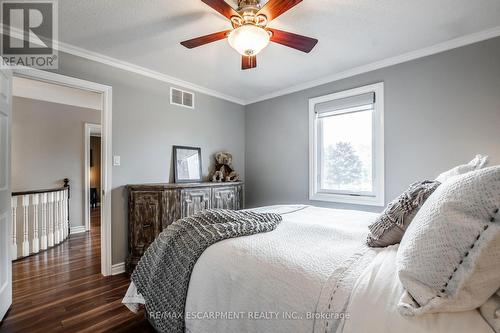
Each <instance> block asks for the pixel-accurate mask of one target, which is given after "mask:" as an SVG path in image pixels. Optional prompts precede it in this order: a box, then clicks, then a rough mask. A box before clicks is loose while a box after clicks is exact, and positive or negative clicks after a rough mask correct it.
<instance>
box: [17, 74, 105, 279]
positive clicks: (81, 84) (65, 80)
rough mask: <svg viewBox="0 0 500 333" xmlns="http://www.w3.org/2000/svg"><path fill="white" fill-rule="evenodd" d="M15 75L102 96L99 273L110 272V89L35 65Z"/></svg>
mask: <svg viewBox="0 0 500 333" xmlns="http://www.w3.org/2000/svg"><path fill="white" fill-rule="evenodd" d="M14 76H17V77H23V78H27V79H32V80H38V81H42V82H47V83H52V84H57V85H61V86H66V87H70V88H76V89H81V90H86V91H91V92H96V93H100V94H101V96H102V107H101V126H102V132H101V180H102V182H101V189H102V193H101V213H102V214H101V274H102V275H104V276H108V275H111V274H112V269H111V266H112V256H111V255H112V252H111V251H112V247H111V240H112V238H111V230H112V228H111V223H112V219H111V191H112V172H113V166H112V161H113V151H112V123H111V121H112V103H113V88H112V87H111V86H107V85H103V84H100V83H96V82H92V81H86V80H82V79H77V78H74V77H70V76H65V75H62V74H57V73H53V72H47V71H43V70H39V69H34V68H23V69H15V70H14Z"/></svg>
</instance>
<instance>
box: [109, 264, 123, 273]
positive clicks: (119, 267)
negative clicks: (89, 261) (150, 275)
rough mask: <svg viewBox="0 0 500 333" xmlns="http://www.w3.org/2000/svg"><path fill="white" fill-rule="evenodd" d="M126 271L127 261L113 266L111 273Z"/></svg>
mask: <svg viewBox="0 0 500 333" xmlns="http://www.w3.org/2000/svg"><path fill="white" fill-rule="evenodd" d="M121 273H125V263H124V262H121V263H118V264H115V265H113V266H111V275H117V274H121Z"/></svg>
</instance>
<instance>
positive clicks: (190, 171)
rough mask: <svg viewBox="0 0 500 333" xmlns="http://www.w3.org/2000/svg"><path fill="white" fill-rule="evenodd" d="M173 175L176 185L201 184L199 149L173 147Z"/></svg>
mask: <svg viewBox="0 0 500 333" xmlns="http://www.w3.org/2000/svg"><path fill="white" fill-rule="evenodd" d="M174 175H175V176H174V177H175V182H176V183H199V182H201V181H202V176H201V148H197V147H184V146H174Z"/></svg>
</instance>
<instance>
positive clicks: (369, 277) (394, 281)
mask: <svg viewBox="0 0 500 333" xmlns="http://www.w3.org/2000/svg"><path fill="white" fill-rule="evenodd" d="M397 249H398V245H395V246H391V247H387V248H385V249H384V250H383V251H380V252H379V253H378V254H377V256H376V257H375V259H374V260H373V261H372V262H371V263H370V265H368V267H367V268H366V269H365V270H364V271H363V273H362V274H361V275H360V276H359V278H358V281H357V282H356V284H355V286H354V288H353V290H352V291H351V299H350V303H349V306H348V308H347V312H349V313H350V315H351V319H350V320H347V321H346V322H345V326H344V330H343V333H359V332H370V333H400V332H404V333H420V332H421V333H438V332H443V333H444V332H453V333H472V332H474V333H494V332H493V330H492V329H491V328H490V326H489V325H488V324H487V323H486V321H485V320H484V319H483V318H482V317H481V315H480V314H479V312H478V311H477V310H473V311H466V312H455V313H437V314H427V315H423V316H419V317H406V316H401V315H400V314H399V313H398V310H397V304H398V302H399V299H400V298H401V295H402V294H403V286H402V285H401V282H400V281H399V279H398V277H397V271H396V253H397Z"/></svg>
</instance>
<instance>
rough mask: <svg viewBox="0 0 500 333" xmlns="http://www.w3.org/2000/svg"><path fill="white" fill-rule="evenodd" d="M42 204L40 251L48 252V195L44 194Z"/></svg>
mask: <svg viewBox="0 0 500 333" xmlns="http://www.w3.org/2000/svg"><path fill="white" fill-rule="evenodd" d="M41 203H42V235H41V236H40V250H47V193H42V195H41Z"/></svg>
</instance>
